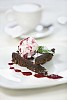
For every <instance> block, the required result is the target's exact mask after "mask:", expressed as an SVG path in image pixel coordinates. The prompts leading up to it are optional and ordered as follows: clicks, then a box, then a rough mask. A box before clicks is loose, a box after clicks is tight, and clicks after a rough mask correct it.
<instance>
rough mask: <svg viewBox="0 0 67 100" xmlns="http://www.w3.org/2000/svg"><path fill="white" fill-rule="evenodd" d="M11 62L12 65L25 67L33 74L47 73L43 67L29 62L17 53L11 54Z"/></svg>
mask: <svg viewBox="0 0 67 100" xmlns="http://www.w3.org/2000/svg"><path fill="white" fill-rule="evenodd" d="M12 61H13V63H15V64H18V65H20V66H22V67H27V68H28V69H29V70H31V71H33V72H36V73H42V74H44V75H47V71H46V69H45V68H44V67H42V66H41V65H40V64H33V62H31V61H30V60H28V59H25V58H23V57H21V56H20V55H19V53H15V52H13V53H12Z"/></svg>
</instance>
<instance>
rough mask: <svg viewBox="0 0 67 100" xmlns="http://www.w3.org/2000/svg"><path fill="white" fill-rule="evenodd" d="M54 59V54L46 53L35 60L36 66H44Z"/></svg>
mask: <svg viewBox="0 0 67 100" xmlns="http://www.w3.org/2000/svg"><path fill="white" fill-rule="evenodd" d="M52 57H53V54H52V53H44V54H42V55H40V56H38V57H36V59H35V64H44V63H46V62H47V61H50V60H51V59H52Z"/></svg>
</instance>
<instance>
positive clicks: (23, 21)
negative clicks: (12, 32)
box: [7, 3, 43, 33]
mask: <svg viewBox="0 0 67 100" xmlns="http://www.w3.org/2000/svg"><path fill="white" fill-rule="evenodd" d="M42 11H43V5H40V4H35V3H23V4H20V5H14V6H13V7H12V9H11V10H8V11H7V17H8V18H9V15H10V14H12V16H13V20H14V21H16V23H17V24H18V25H20V26H21V27H22V28H23V30H24V33H28V32H29V31H32V30H33V29H34V28H35V27H36V26H37V25H38V24H39V23H40V20H41V16H42Z"/></svg>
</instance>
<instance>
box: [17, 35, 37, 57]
mask: <svg viewBox="0 0 67 100" xmlns="http://www.w3.org/2000/svg"><path fill="white" fill-rule="evenodd" d="M37 49H38V44H37V42H36V40H35V39H34V38H32V37H28V38H25V39H23V40H21V41H20V44H19V46H18V51H19V53H20V55H21V57H24V58H30V57H32V56H33V55H34V54H35V52H36V51H37Z"/></svg>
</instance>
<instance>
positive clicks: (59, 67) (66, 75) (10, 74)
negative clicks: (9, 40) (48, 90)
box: [0, 45, 67, 89]
mask: <svg viewBox="0 0 67 100" xmlns="http://www.w3.org/2000/svg"><path fill="white" fill-rule="evenodd" d="M48 47H49V48H55V49H56V53H55V55H54V57H53V59H52V60H51V61H49V62H47V63H46V64H44V65H43V66H44V67H45V68H46V69H47V70H48V73H50V74H57V75H60V76H63V78H61V79H49V78H36V77H34V76H33V75H31V76H23V75H21V73H17V72H15V71H14V70H11V69H9V65H8V63H9V62H10V61H11V55H12V52H15V51H17V47H2V48H0V86H1V87H5V88H11V89H30V88H41V87H48V86H54V85H58V84H63V83H67V56H66V55H67V46H66V45H48ZM14 67H15V68H18V69H21V70H24V71H29V70H28V69H27V68H23V67H22V68H21V67H20V66H18V65H15V66H14Z"/></svg>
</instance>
